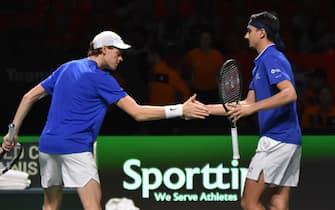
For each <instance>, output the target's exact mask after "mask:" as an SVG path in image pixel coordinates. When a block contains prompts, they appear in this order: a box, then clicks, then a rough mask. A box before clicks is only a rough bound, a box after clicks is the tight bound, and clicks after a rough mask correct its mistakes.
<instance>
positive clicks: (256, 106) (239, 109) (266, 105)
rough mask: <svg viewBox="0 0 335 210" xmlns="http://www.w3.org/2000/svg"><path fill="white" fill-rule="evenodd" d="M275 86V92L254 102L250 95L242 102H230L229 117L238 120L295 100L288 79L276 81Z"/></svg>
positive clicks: (293, 91) (294, 92) (295, 95)
mask: <svg viewBox="0 0 335 210" xmlns="http://www.w3.org/2000/svg"><path fill="white" fill-rule="evenodd" d="M277 88H278V90H279V92H278V93H277V94H275V95H273V96H272V97H270V98H267V99H264V100H261V101H258V102H256V103H255V102H252V101H253V100H251V98H252V96H250V99H249V100H248V99H247V100H245V103H244V104H230V105H229V106H230V111H229V112H228V115H229V118H231V119H235V120H238V119H239V118H241V117H245V116H248V115H251V114H253V113H255V112H258V111H261V110H266V109H271V108H275V107H279V106H283V105H285V104H288V103H290V102H293V101H295V100H297V94H296V91H295V88H294V87H293V85H292V83H291V82H290V81H289V80H284V81H282V82H280V83H278V84H277ZM251 94H252V93H251ZM248 98H249V97H248Z"/></svg>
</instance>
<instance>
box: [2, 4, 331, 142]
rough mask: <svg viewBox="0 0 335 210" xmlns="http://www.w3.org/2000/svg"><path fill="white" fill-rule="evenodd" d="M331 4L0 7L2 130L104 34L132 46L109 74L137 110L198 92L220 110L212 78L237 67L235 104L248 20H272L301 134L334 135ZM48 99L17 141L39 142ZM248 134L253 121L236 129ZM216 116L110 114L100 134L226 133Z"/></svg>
mask: <svg viewBox="0 0 335 210" xmlns="http://www.w3.org/2000/svg"><path fill="white" fill-rule="evenodd" d="M334 9H335V2H334V1H333V0H319V1H317V2H316V1H313V0H94V1H93V0H11V1H4V2H2V4H1V7H0V38H1V40H2V49H1V50H0V54H1V58H2V60H1V62H0V69H1V77H0V79H1V90H2V97H3V100H2V101H3V102H2V109H1V115H0V116H1V122H0V123H1V129H3V130H2V131H3V133H5V132H6V130H7V124H8V123H9V122H8V121H9V120H11V119H12V117H13V115H14V112H15V110H16V108H17V106H18V103H19V101H20V99H21V97H22V95H23V94H24V93H25V92H26V91H28V90H29V89H30V88H31V87H33V86H34V85H36V84H37V83H38V82H40V81H41V80H42V79H44V78H45V77H46V76H47V75H49V74H50V73H51V72H52V71H53V70H55V69H56V68H57V67H58V66H59V65H60V64H62V63H64V62H66V61H68V60H71V59H78V58H82V57H85V56H86V53H87V49H88V46H89V42H90V41H91V40H92V38H93V37H94V35H95V34H97V33H99V32H101V31H103V30H112V31H115V32H117V33H118V34H120V35H121V37H122V38H123V39H124V40H125V41H126V42H127V43H129V44H131V45H132V46H133V47H132V49H131V50H129V51H127V52H125V53H124V55H123V57H124V62H123V63H122V64H121V65H120V66H119V68H118V70H117V71H116V72H115V73H113V74H114V76H115V77H116V78H117V79H118V80H119V82H120V84H121V86H122V87H123V88H124V89H125V90H126V91H127V92H128V93H129V94H130V95H131V96H132V97H134V98H135V99H136V100H137V101H138V103H141V104H148V103H150V104H156V105H164V104H174V103H182V102H183V101H184V100H185V99H187V98H188V97H189V96H190V95H191V94H193V93H197V95H198V99H199V100H200V101H201V102H204V103H220V101H219V100H218V94H217V89H216V86H217V84H216V75H217V72H218V70H219V68H220V66H221V65H222V63H223V62H224V61H225V60H227V59H229V58H235V59H237V60H238V61H239V62H240V64H241V67H242V71H243V87H244V93H243V94H244V96H245V93H246V91H247V87H248V84H249V81H250V78H251V70H252V67H253V59H254V58H255V57H256V56H257V54H256V52H255V51H253V50H250V49H248V43H247V41H246V40H245V39H244V38H243V37H244V34H245V31H246V25H247V23H248V20H249V16H250V15H251V14H253V13H257V12H261V11H263V10H268V11H274V12H276V13H277V15H278V17H279V19H280V21H281V36H282V39H283V40H284V42H285V44H286V48H287V49H286V52H285V53H286V55H287V57H288V58H289V60H290V61H291V63H292V66H293V69H294V73H295V79H296V85H297V91H298V95H299V100H298V106H299V109H298V110H299V116H300V119H301V125H302V127H303V130H304V134H334V133H335V132H334V131H335V106H334V87H335V73H334V72H335V71H334V68H335V16H334V15H333V11H334ZM49 103H50V100H49V99H47V100H43V101H41V102H38V103H37V104H36V105H35V106H36V107H35V108H34V109H33V111H32V112H31V113H30V114H29V116H28V117H27V119H26V120H25V124H24V126H23V127H22V130H21V134H25V135H38V134H39V133H40V132H41V129H42V127H43V125H44V122H45V119H46V115H47V110H48V105H49ZM238 127H239V133H241V134H257V133H258V130H257V129H258V128H257V116H256V115H253V116H250V117H247V118H245V119H242V120H240V121H239V122H238ZM229 132H230V130H229V122H228V121H227V119H225V118H223V117H210V118H209V119H207V120H192V121H184V120H181V119H173V120H161V121H157V122H141V123H139V122H135V121H134V120H133V119H131V118H130V117H129V116H128V115H127V114H125V113H123V112H122V111H120V110H119V109H118V108H117V107H113V106H112V107H111V108H110V110H109V113H108V114H107V116H106V119H105V123H104V125H103V127H102V132H101V134H102V135H142V134H143V135H146V134H149V135H151V134H157V135H159V134H164V135H184V134H191V135H193V134H209V135H212V134H213V135H216V134H229Z"/></svg>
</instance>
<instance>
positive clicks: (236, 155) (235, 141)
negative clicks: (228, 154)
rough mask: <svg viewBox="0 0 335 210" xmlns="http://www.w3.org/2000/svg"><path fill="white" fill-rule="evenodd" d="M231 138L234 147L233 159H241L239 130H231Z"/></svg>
mask: <svg viewBox="0 0 335 210" xmlns="http://www.w3.org/2000/svg"><path fill="white" fill-rule="evenodd" d="M231 137H232V147H233V159H234V160H238V159H240V152H239V148H238V139H237V128H236V127H234V128H231Z"/></svg>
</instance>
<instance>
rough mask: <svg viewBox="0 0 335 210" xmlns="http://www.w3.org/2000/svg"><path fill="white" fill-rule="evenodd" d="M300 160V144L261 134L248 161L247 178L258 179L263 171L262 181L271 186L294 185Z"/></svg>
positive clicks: (297, 178) (296, 184) (296, 181)
mask: <svg viewBox="0 0 335 210" xmlns="http://www.w3.org/2000/svg"><path fill="white" fill-rule="evenodd" d="M300 161H301V146H300V145H296V144H287V143H283V142H280V141H276V140H273V139H271V138H269V137H266V136H263V137H261V138H260V140H259V142H258V146H257V149H256V154H255V155H254V157H253V158H252V160H251V162H250V165H249V169H248V173H247V178H249V179H252V180H258V178H259V175H260V173H261V172H262V171H263V174H264V182H265V183H267V184H270V186H272V187H273V186H288V187H296V186H298V182H299V173H300Z"/></svg>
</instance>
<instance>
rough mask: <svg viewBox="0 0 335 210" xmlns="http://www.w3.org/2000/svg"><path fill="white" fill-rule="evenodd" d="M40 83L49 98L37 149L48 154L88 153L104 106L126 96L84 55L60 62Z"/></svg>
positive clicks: (117, 85)
mask: <svg viewBox="0 0 335 210" xmlns="http://www.w3.org/2000/svg"><path fill="white" fill-rule="evenodd" d="M41 85H42V87H43V88H44V89H45V90H46V91H47V92H48V93H49V94H50V95H52V100H51V105H50V109H49V113H48V117H47V121H46V124H45V127H44V129H43V131H42V134H41V136H40V141H39V149H40V151H41V152H45V153H50V154H69V153H78V152H92V150H93V143H94V141H95V140H96V137H97V135H98V133H99V130H100V127H101V125H102V122H103V120H104V117H105V115H106V112H107V109H108V106H109V105H110V104H112V103H114V102H116V101H118V100H119V99H121V98H123V97H125V96H126V95H127V94H126V92H125V91H124V90H123V89H122V88H121V87H120V85H119V84H118V82H117V81H116V80H115V78H114V77H113V76H112V75H111V74H110V73H109V72H108V71H104V70H101V69H99V68H98V66H97V63H96V62H95V61H92V60H90V59H88V58H85V59H81V60H74V61H70V62H68V63H65V64H63V65H61V66H60V67H59V68H58V69H56V70H55V71H54V72H53V73H52V74H51V75H50V76H49V77H48V78H46V79H45V80H43V81H42V82H41Z"/></svg>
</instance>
